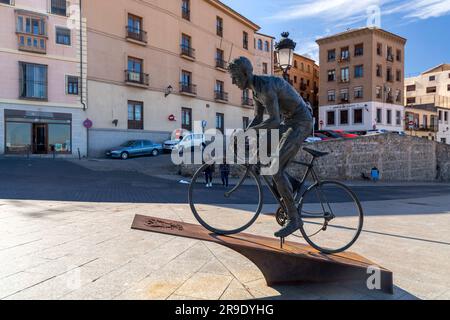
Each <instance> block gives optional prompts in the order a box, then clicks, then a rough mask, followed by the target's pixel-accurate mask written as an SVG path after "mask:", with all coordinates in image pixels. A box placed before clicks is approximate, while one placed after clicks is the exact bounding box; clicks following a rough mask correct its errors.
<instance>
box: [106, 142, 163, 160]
mask: <svg viewBox="0 0 450 320" xmlns="http://www.w3.org/2000/svg"><path fill="white" fill-rule="evenodd" d="M162 151H163V146H162V144H160V143H154V142H153V141H150V140H130V141H127V142H125V143H123V144H122V145H120V147H115V148H111V150H108V151H106V156H107V157H111V158H120V159H123V160H126V159H128V158H129V157H136V156H143V155H152V156H157V155H159V154H160V153H162Z"/></svg>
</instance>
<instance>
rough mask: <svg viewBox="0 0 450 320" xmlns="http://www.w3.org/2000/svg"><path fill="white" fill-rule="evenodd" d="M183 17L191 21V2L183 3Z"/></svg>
mask: <svg viewBox="0 0 450 320" xmlns="http://www.w3.org/2000/svg"><path fill="white" fill-rule="evenodd" d="M181 16H182V17H183V19H186V20H191V4H190V1H189V0H183V1H182V2H181Z"/></svg>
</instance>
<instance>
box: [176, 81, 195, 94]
mask: <svg viewBox="0 0 450 320" xmlns="http://www.w3.org/2000/svg"><path fill="white" fill-rule="evenodd" d="M180 92H181V93H187V94H190V95H197V86H196V85H195V84H192V83H188V82H180Z"/></svg>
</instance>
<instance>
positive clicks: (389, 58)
mask: <svg viewBox="0 0 450 320" xmlns="http://www.w3.org/2000/svg"><path fill="white" fill-rule="evenodd" d="M387 60H388V61H391V62H393V61H394V56H393V55H392V47H387Z"/></svg>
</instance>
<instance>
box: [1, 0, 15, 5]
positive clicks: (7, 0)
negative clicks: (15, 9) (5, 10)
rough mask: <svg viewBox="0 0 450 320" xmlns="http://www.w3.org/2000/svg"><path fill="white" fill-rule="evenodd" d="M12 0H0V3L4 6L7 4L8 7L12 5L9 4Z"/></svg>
mask: <svg viewBox="0 0 450 320" xmlns="http://www.w3.org/2000/svg"><path fill="white" fill-rule="evenodd" d="M11 1H12V0H0V3H4V4H9V5H13V4H14V3H13V2H11Z"/></svg>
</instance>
